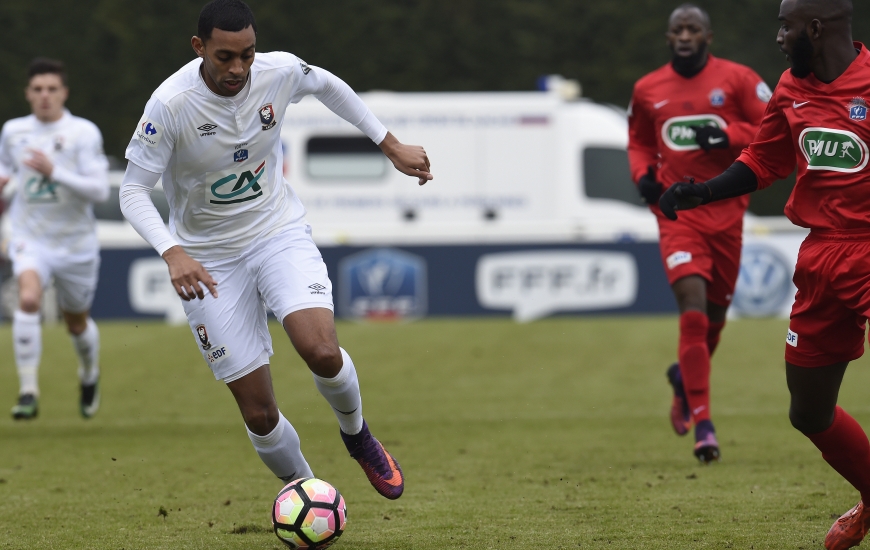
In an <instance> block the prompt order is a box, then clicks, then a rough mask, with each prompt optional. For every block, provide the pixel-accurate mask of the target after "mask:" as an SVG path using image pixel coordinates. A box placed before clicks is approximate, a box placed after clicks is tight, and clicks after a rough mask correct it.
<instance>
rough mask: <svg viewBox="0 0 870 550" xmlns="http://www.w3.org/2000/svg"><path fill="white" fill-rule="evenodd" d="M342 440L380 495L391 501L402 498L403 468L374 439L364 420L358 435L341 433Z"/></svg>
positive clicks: (403, 485)
mask: <svg viewBox="0 0 870 550" xmlns="http://www.w3.org/2000/svg"><path fill="white" fill-rule="evenodd" d="M339 431H341V430H339ZM341 439H342V441H344V445H345V447H347V451H348V452H349V453H350V457H351V458H353V459H356V461H357V462H359V465H360V466H362V469H363V472H365V474H366V477H367V478H369V482H370V483H371V484H372V487H374V488H375V490H376V491H377V492H378V493H380V494H381V495H382V496H384V497H386V498H388V499H390V500H395V499H397V498H399V497H400V496H402V492H403V491H404V490H405V478H404V476H403V475H402V468H401V467H400V466H399V463H398V462H396V461H395V460H394V459H393V456H392V455H391V454H390V453H389V452H387V450H386V449H384V446H383V445H381V442H380V441H378V440H377V439H375V438H374V436H373V435H372V433H371V432H370V431H369V427H368V424H366V422H365V420H363V427H362V430H360V432H359V433H358V434H356V435H347V434H346V433H344V432H341Z"/></svg>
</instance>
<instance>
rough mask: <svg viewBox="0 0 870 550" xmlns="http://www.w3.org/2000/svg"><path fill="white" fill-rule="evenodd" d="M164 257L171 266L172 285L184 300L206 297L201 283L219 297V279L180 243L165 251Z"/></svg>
mask: <svg viewBox="0 0 870 550" xmlns="http://www.w3.org/2000/svg"><path fill="white" fill-rule="evenodd" d="M163 259H164V260H165V261H166V265H167V266H168V267H169V278H170V279H171V280H172V286H173V287H174V288H175V292H177V293H178V296H179V297H180V298H181V299H182V300H184V301H185V302H189V301H190V300H193V298H194V297H196V298H199V299H200V300H202V299H203V298H205V293H204V292H203V291H202V286H201V285H200V283H202V284H204V285H205V286H206V287H207V288H208V291H209V293H210V294H211V295H212V296H213V297H215V298H217V297H218V292H217V281H215V280H214V278H212V276H211V274H209V272H208V271H206V269H205V268H204V267H203V266H202V264H201V263H199V262H198V261H196V260H194V259H193V258H191V257H190V256H188V255H187V252H185V251H184V249H183V248H181V247H180V246H178V245H176V246H173V247H172V248H170V249H169V250H167V251H166V252H164V253H163Z"/></svg>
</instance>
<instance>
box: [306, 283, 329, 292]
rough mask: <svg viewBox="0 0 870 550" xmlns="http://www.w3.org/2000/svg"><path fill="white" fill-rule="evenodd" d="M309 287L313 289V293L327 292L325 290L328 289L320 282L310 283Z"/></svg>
mask: <svg viewBox="0 0 870 550" xmlns="http://www.w3.org/2000/svg"><path fill="white" fill-rule="evenodd" d="M308 288H310V289H311V294H326V293H325V292H323V291H324V290H326V287H325V286H323V285H322V284H320V283H314V284H313V285H308Z"/></svg>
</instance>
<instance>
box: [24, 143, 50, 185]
mask: <svg viewBox="0 0 870 550" xmlns="http://www.w3.org/2000/svg"><path fill="white" fill-rule="evenodd" d="M24 165H25V166H27V167H28V168H31V169H32V170H36V171H37V172H39V173H40V174H42V175H43V176H45V177H47V178H50V177H51V173H52V172H54V163H53V162H51V159H50V158H48V155H46V154H45V153H43V152H42V151H40V150H38V149H31V150H30V158H29V159H27V160H25V161H24Z"/></svg>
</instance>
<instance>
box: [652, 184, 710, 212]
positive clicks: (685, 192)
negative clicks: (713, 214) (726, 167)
mask: <svg viewBox="0 0 870 550" xmlns="http://www.w3.org/2000/svg"><path fill="white" fill-rule="evenodd" d="M708 202H710V188H709V187H707V184H706V183H699V184H694V183H675V184H673V185H671V186H670V187H668V189H667V191H665V192H664V194H663V195H662V198H660V199H659V208H661V210H662V214H664V215H665V217H667V218H668V219H669V220H676V219H677V210H691V209H692V208H695V207H696V206H698V205H701V204H707V203H708Z"/></svg>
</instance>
